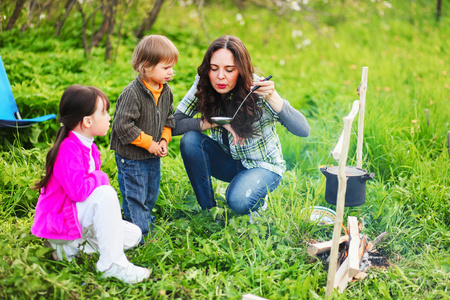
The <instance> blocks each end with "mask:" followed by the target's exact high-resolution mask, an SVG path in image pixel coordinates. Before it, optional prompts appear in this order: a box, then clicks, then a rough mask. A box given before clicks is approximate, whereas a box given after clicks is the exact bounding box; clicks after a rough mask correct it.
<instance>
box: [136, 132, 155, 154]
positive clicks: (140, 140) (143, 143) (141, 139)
mask: <svg viewBox="0 0 450 300" xmlns="http://www.w3.org/2000/svg"><path fill="white" fill-rule="evenodd" d="M152 141H153V137H152V136H151V135H148V134H146V133H145V132H143V131H141V134H140V135H139V136H138V137H137V138H136V139H135V140H134V141H132V142H131V144H133V145H136V146H138V147H141V148H144V149H145V150H148V148H150V145H151V144H152Z"/></svg>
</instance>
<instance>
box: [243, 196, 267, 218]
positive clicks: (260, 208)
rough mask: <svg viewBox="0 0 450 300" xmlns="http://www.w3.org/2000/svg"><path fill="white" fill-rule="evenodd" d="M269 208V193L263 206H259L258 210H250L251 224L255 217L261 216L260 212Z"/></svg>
mask: <svg viewBox="0 0 450 300" xmlns="http://www.w3.org/2000/svg"><path fill="white" fill-rule="evenodd" d="M267 208H268V206H267V195H266V199H265V201H264V204H263V205H262V206H261V207H259V209H258V211H252V212H250V213H249V214H248V217H249V218H250V221H249V222H250V224H253V222H254V221H253V217H258V218H260V217H261V215H260V213H263V212H264V211H266V210H267ZM256 224H258V222H256Z"/></svg>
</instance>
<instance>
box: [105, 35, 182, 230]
mask: <svg viewBox="0 0 450 300" xmlns="http://www.w3.org/2000/svg"><path fill="white" fill-rule="evenodd" d="M177 60H178V50H177V48H176V47H175V45H174V44H173V43H172V42H171V41H170V40H169V39H168V38H166V37H164V36H161V35H149V36H146V37H144V38H143V39H142V40H141V41H140V42H139V44H138V45H137V46H136V48H135V50H134V53H133V69H134V70H135V71H137V72H138V73H139V75H138V76H137V77H136V78H135V79H134V80H133V81H132V82H131V83H130V84H129V85H128V86H127V87H125V89H124V90H123V91H122V93H121V94H120V96H119V98H118V99H117V104H116V111H115V113H114V119H113V125H112V129H111V149H112V150H115V159H116V163H117V168H118V170H119V187H120V191H121V193H122V197H123V203H122V207H123V212H124V214H125V218H126V219H127V220H128V221H130V222H132V223H134V224H136V225H137V226H139V227H140V228H141V230H142V234H143V235H144V236H147V234H148V233H149V227H151V226H152V224H153V223H154V219H155V217H154V216H152V214H151V212H152V209H153V207H154V206H155V204H156V200H157V198H158V195H159V185H160V180H161V162H160V158H161V157H164V156H166V155H167V144H168V143H169V142H170V140H171V139H172V128H174V127H175V119H174V117H173V110H174V107H173V94H172V91H171V89H170V87H169V85H168V84H167V82H168V81H169V80H170V79H171V78H172V76H173V67H174V65H175V64H176V62H177Z"/></svg>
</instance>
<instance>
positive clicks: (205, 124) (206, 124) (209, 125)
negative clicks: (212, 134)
mask: <svg viewBox="0 0 450 300" xmlns="http://www.w3.org/2000/svg"><path fill="white" fill-rule="evenodd" d="M217 126H218V125H217V124H216V123H209V122H208V121H207V120H201V121H200V129H201V131H203V130H208V129H211V128H214V127H217Z"/></svg>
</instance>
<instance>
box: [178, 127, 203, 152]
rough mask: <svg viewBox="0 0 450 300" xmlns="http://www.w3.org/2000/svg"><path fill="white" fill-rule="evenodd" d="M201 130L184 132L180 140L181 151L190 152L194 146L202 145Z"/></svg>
mask: <svg viewBox="0 0 450 300" xmlns="http://www.w3.org/2000/svg"><path fill="white" fill-rule="evenodd" d="M201 135H202V133H201V132H198V131H188V132H186V133H185V134H183V137H182V138H181V141H180V151H181V153H182V154H183V153H189V152H190V151H192V150H193V148H194V147H196V146H198V145H200V142H201Z"/></svg>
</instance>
